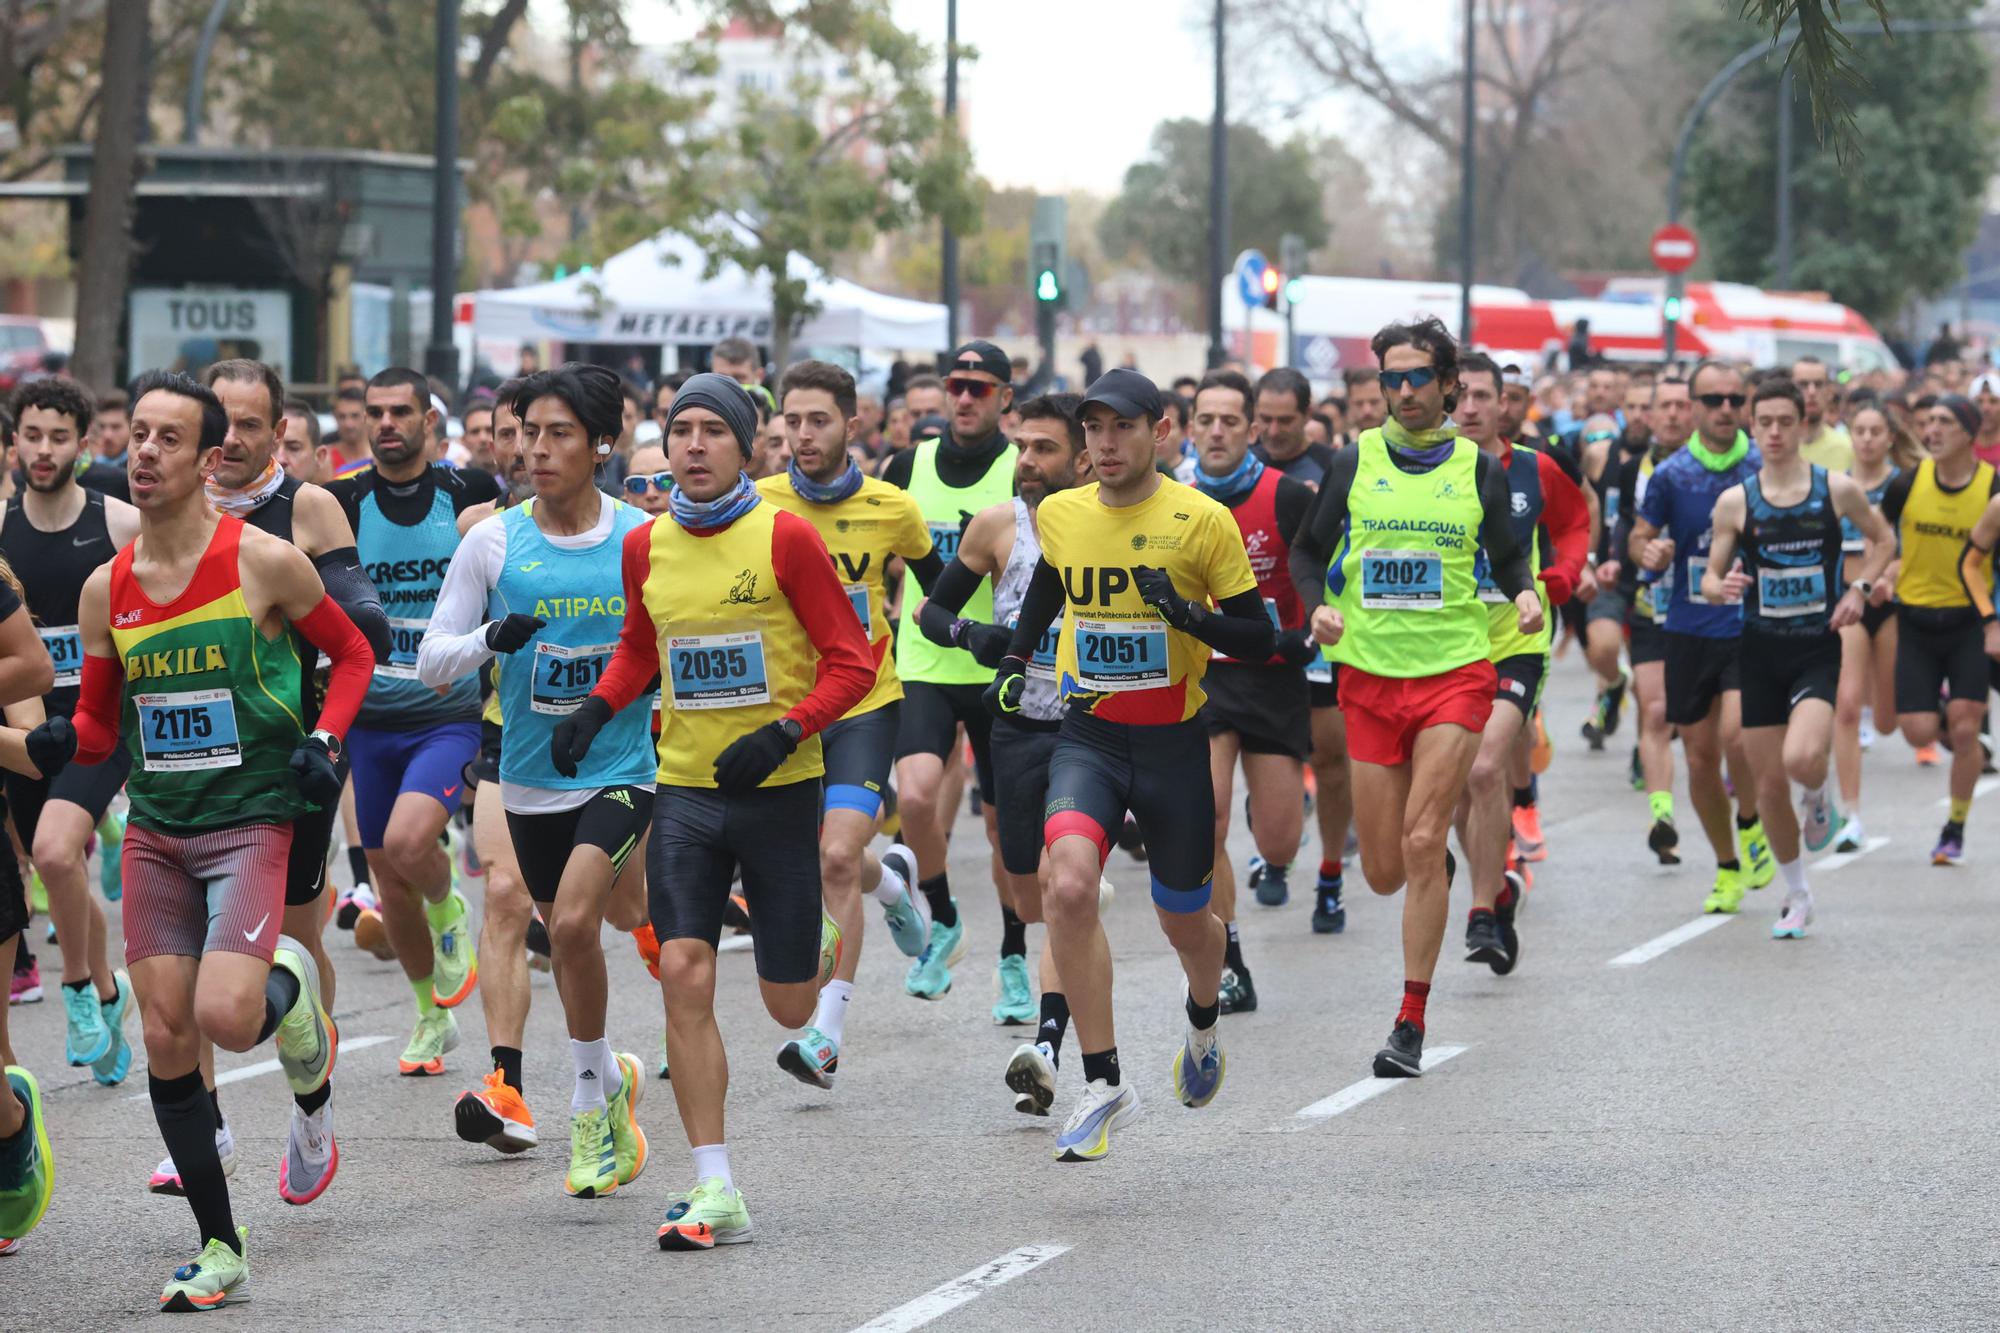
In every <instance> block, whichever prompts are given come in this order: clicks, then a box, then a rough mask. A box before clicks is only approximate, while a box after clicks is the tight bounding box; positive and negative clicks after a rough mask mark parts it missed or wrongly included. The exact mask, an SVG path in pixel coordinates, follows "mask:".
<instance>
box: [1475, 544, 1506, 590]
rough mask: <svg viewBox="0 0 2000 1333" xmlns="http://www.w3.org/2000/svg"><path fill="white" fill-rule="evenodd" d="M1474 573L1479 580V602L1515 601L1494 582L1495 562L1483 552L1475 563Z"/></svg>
mask: <svg viewBox="0 0 2000 1333" xmlns="http://www.w3.org/2000/svg"><path fill="white" fill-rule="evenodd" d="M1472 572H1473V573H1474V574H1475V575H1476V576H1477V577H1478V579H1479V600H1480V601H1482V602H1511V601H1513V600H1514V599H1513V598H1511V597H1509V596H1508V595H1507V594H1506V593H1504V592H1502V591H1500V585H1499V584H1497V583H1495V582H1494V581H1493V562H1492V561H1490V560H1488V559H1487V558H1486V552H1485V551H1484V550H1481V551H1480V552H1479V558H1478V559H1477V560H1475V561H1473V565H1472Z"/></svg>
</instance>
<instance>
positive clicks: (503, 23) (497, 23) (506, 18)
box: [466, 0, 528, 92]
mask: <svg viewBox="0 0 2000 1333" xmlns="http://www.w3.org/2000/svg"><path fill="white" fill-rule="evenodd" d="M527 12H528V0H507V3H506V4H504V5H502V6H500V8H499V9H498V10H497V11H495V13H494V15H493V17H492V18H490V19H488V20H487V22H486V30H485V31H484V32H482V33H480V34H479V57H478V59H476V60H474V61H473V62H472V72H471V73H470V74H469V75H467V76H466V81H467V82H468V83H469V84H471V86H472V88H473V90H474V91H476V92H484V91H486V85H487V82H488V81H489V80H491V79H492V77H493V66H494V65H495V64H496V63H497V62H498V61H499V59H500V56H501V54H502V53H503V52H505V51H506V49H507V42H508V40H509V39H510V38H511V37H512V36H513V34H514V25H515V24H517V23H519V22H520V21H521V18H522V16H523V15H525V14H526V13H527Z"/></svg>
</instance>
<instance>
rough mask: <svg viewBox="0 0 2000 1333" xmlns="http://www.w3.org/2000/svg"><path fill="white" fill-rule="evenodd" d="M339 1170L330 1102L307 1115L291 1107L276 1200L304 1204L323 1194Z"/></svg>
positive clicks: (337, 1149)
mask: <svg viewBox="0 0 2000 1333" xmlns="http://www.w3.org/2000/svg"><path fill="white" fill-rule="evenodd" d="M338 1170H340V1145H339V1144H337V1143H335V1142H334V1141H333V1099H332V1098H331V1097H329V1098H327V1099H326V1100H325V1101H324V1102H321V1103H320V1108H319V1110H317V1111H314V1112H312V1113H311V1114H310V1115H308V1114H307V1113H306V1112H304V1111H301V1110H300V1109H299V1107H298V1104H297V1103H296V1102H294V1103H293V1104H292V1127H291V1133H290V1134H289V1136H288V1137H287V1138H286V1140H285V1155H284V1157H283V1158H282V1159H280V1160H279V1162H278V1197H279V1198H281V1199H283V1200H284V1201H285V1202H286V1203H293V1204H300V1205H304V1204H308V1203H311V1202H312V1201H313V1200H314V1199H317V1198H318V1197H319V1196H320V1195H322V1194H324V1193H326V1187H327V1186H328V1185H331V1184H332V1183H333V1176H334V1173H335V1172H336V1171H338Z"/></svg>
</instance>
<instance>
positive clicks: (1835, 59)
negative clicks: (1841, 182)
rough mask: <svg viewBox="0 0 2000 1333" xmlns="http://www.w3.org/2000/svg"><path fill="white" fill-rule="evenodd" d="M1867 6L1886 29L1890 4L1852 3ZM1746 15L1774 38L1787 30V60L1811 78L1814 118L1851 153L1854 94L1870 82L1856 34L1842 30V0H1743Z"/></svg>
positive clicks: (1805, 77)
mask: <svg viewBox="0 0 2000 1333" xmlns="http://www.w3.org/2000/svg"><path fill="white" fill-rule="evenodd" d="M1864 6H1865V8H1866V9H1867V10H1869V11H1872V12H1873V15H1874V17H1875V19H1876V21H1878V22H1879V23H1881V25H1882V27H1883V29H1884V30H1887V29H1888V28H1889V26H1890V24H1889V10H1888V8H1887V6H1886V4H1885V3H1884V0H1863V3H1861V4H1855V3H1850V4H1849V6H1848V8H1849V9H1850V10H1859V9H1862V8H1864ZM1741 12H1742V15H1743V17H1744V18H1746V19H1748V20H1750V21H1751V22H1753V23H1755V24H1757V25H1758V26H1759V27H1761V28H1763V29H1765V30H1766V31H1768V32H1769V33H1770V34H1771V41H1772V42H1773V43H1777V42H1780V41H1783V40H1784V38H1785V36H1786V34H1787V32H1789V33H1790V35H1791V39H1792V48H1791V50H1790V52H1788V53H1787V54H1786V56H1785V60H1786V62H1787V63H1788V64H1790V65H1791V66H1792V72H1793V73H1794V74H1795V75H1796V76H1797V77H1798V78H1799V79H1800V80H1801V81H1802V82H1803V83H1804V84H1805V88H1806V96H1807V98H1808V100H1809V101H1810V102H1811V104H1812V115H1813V124H1814V125H1815V126H1816V127H1817V128H1818V130H1819V133H1820V137H1821V138H1826V137H1828V132H1829V131H1831V133H1832V137H1833V139H1834V141H1835V144H1836V147H1837V149H1838V151H1840V153H1841V155H1842V157H1843V158H1845V157H1846V156H1847V154H1848V152H1849V150H1850V149H1851V148H1853V147H1854V146H1855V144H1856V134H1855V130H1856V126H1855V119H1854V107H1853V105H1852V103H1851V102H1850V101H1849V99H1850V98H1851V97H1852V95H1853V94H1854V92H1856V91H1857V90H1858V89H1859V88H1860V87H1861V86H1862V85H1863V84H1864V82H1865V80H1864V79H1863V78H1862V75H1861V71H1860V69H1859V68H1858V67H1857V66H1856V65H1855V63H1854V51H1855V45H1854V39H1853V38H1851V37H1849V36H1848V35H1847V34H1846V33H1844V32H1842V31H1841V30H1840V26H1839V25H1840V21H1841V12H1840V0H1742V11H1741Z"/></svg>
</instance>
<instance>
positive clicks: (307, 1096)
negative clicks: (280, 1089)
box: [292, 1079, 333, 1115]
mask: <svg viewBox="0 0 2000 1333" xmlns="http://www.w3.org/2000/svg"><path fill="white" fill-rule="evenodd" d="M332 1096H333V1080H332V1079H328V1080H327V1081H326V1082H324V1083H322V1084H320V1085H319V1089H318V1091H315V1092H295V1093H293V1094H292V1100H293V1101H294V1102H297V1103H298V1107H299V1109H300V1110H301V1111H304V1112H305V1113H306V1114H307V1115H311V1114H312V1113H313V1112H314V1111H317V1110H319V1108H320V1107H322V1106H325V1105H326V1103H327V1099H328V1098H330V1097H332Z"/></svg>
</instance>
